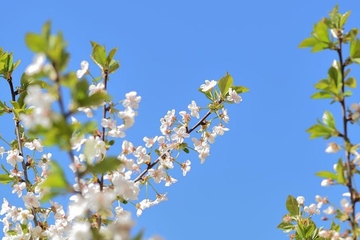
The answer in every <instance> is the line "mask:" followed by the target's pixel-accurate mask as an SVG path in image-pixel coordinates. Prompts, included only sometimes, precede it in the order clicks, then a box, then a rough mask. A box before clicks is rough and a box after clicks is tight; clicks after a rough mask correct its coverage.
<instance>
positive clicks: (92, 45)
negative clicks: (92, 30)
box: [90, 41, 100, 48]
mask: <svg viewBox="0 0 360 240" xmlns="http://www.w3.org/2000/svg"><path fill="white" fill-rule="evenodd" d="M90 44H91V47H92V48H93V47H95V46H96V45H100V44H98V43H97V42H94V41H90Z"/></svg>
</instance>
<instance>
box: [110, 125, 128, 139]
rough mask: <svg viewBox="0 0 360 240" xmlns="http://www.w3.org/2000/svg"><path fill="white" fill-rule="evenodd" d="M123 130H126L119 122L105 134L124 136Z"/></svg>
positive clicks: (115, 136) (116, 136)
mask: <svg viewBox="0 0 360 240" xmlns="http://www.w3.org/2000/svg"><path fill="white" fill-rule="evenodd" d="M125 130H126V127H125V125H124V124H121V125H119V126H116V127H115V128H113V129H111V130H110V131H109V132H108V133H107V134H108V136H110V137H114V138H124V137H125V136H126V134H125Z"/></svg>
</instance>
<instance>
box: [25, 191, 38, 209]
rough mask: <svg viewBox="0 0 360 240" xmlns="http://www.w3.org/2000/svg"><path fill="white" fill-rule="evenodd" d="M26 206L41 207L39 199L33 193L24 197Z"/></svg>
mask: <svg viewBox="0 0 360 240" xmlns="http://www.w3.org/2000/svg"><path fill="white" fill-rule="evenodd" d="M22 199H23V201H24V203H25V206H26V207H28V208H32V207H35V208H37V207H40V202H39V198H38V197H36V196H35V195H34V193H33V192H28V193H27V194H26V195H25V196H23V197H22Z"/></svg>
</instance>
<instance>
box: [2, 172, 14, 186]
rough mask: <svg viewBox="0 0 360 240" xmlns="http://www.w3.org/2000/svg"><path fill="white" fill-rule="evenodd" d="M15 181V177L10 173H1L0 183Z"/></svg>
mask: <svg viewBox="0 0 360 240" xmlns="http://www.w3.org/2000/svg"><path fill="white" fill-rule="evenodd" d="M13 181H14V178H12V177H10V175H9V174H0V183H2V184H8V183H10V182H13Z"/></svg>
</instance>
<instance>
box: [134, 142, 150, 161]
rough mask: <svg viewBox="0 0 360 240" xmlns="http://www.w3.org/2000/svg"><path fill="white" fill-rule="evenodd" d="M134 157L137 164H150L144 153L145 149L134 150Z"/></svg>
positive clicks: (140, 147)
mask: <svg viewBox="0 0 360 240" xmlns="http://www.w3.org/2000/svg"><path fill="white" fill-rule="evenodd" d="M133 154H134V156H135V157H137V164H142V163H146V164H147V163H149V162H150V159H151V158H150V156H149V155H148V154H147V152H146V148H144V147H142V146H139V147H137V148H136V150H135V152H134V153H133Z"/></svg>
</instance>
